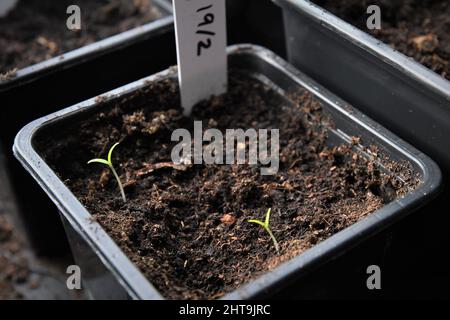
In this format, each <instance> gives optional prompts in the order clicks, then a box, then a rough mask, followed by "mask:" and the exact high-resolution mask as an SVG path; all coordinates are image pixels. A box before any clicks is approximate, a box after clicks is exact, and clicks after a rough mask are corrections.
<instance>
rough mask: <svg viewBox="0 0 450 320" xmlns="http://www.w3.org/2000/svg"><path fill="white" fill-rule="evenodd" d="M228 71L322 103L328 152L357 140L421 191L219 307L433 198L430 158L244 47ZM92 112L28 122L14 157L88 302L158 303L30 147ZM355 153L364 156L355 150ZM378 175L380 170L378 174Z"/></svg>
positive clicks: (256, 294)
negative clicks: (406, 173) (56, 220)
mask: <svg viewBox="0 0 450 320" xmlns="http://www.w3.org/2000/svg"><path fill="white" fill-rule="evenodd" d="M229 65H230V67H232V68H238V69H241V70H244V71H245V72H248V73H249V74H251V75H253V76H254V77H255V78H256V79H260V80H261V81H264V82H265V83H266V84H269V85H270V86H272V87H273V88H274V89H276V90H277V91H278V92H280V94H284V93H285V92H288V91H292V90H293V91H295V90H296V89H298V88H299V87H303V88H305V89H307V90H309V91H311V92H312V93H313V94H314V95H315V96H316V97H318V98H319V99H320V100H321V101H322V104H323V109H324V112H325V113H326V114H328V115H329V116H330V117H331V118H332V119H333V122H334V126H333V128H331V127H330V128H329V141H328V143H329V144H330V145H333V144H338V143H342V142H349V141H350V140H351V138H350V137H351V136H360V137H361V138H362V141H363V142H364V143H365V144H367V145H371V144H375V145H377V146H378V147H379V148H380V151H381V152H383V153H385V154H386V155H389V156H390V157H391V158H392V159H395V160H407V161H409V162H411V164H412V166H413V170H414V173H416V174H417V175H418V176H419V177H420V180H421V183H420V185H419V186H418V187H417V188H416V189H415V190H413V191H411V192H410V193H408V194H407V195H405V196H404V197H402V198H399V199H396V200H394V201H392V202H390V203H388V204H386V205H385V206H383V207H382V208H380V209H379V210H377V211H376V212H374V213H372V214H371V215H369V216H368V217H366V218H364V219H363V220H361V221H359V222H358V223H356V224H354V225H352V226H350V227H348V228H346V229H345V230H343V231H341V232H339V233H337V234H335V235H334V236H332V237H330V238H329V239H327V240H325V241H323V242H321V243H319V244H317V245H316V246H314V247H312V248H311V249H309V250H307V251H305V252H304V253H302V254H301V255H299V256H297V257H295V258H293V259H292V260H290V261H288V262H286V263H284V264H282V265H280V266H279V267H277V268H276V269H274V270H272V271H270V272H268V273H266V274H264V275H262V276H261V277H259V278H257V279H255V280H254V281H252V282H250V283H248V284H246V285H244V286H242V287H241V288H238V289H237V290H235V291H233V292H231V293H229V294H227V295H226V296H225V297H224V299H248V298H262V297H266V296H269V295H272V294H274V293H275V292H280V291H282V289H283V288H284V287H285V286H286V285H291V286H292V285H293V284H294V283H295V280H297V279H298V278H300V277H301V276H304V275H305V274H307V273H308V272H310V271H312V270H314V269H317V268H318V267H319V266H320V265H321V264H324V263H325V262H328V261H330V260H332V259H334V258H336V257H337V256H339V255H342V254H343V253H345V252H347V251H349V250H350V249H351V248H353V247H355V246H356V245H357V244H359V243H360V242H361V241H363V240H365V239H368V238H370V237H372V236H374V235H375V234H376V233H378V232H380V231H381V230H383V229H385V228H386V227H387V226H389V225H390V224H392V223H393V222H395V221H398V220H399V219H402V218H403V217H405V216H406V215H408V214H410V213H411V212H413V211H414V210H415V209H417V208H419V207H420V206H422V205H424V204H425V203H426V202H428V201H429V200H430V199H432V198H433V197H434V196H435V195H436V193H437V191H438V189H439V186H440V183H441V174H440V170H439V168H438V167H437V165H436V164H435V163H434V162H433V161H432V160H431V159H430V158H428V157H427V156H426V155H424V154H423V153H421V152H420V151H418V150H417V149H415V148H414V147H412V146H411V145H409V144H407V143H405V142H404V141H402V140H400V139H399V138H397V137H396V136H394V135H393V134H392V133H390V132H389V131H387V130H386V129H384V128H383V127H381V126H380V125H379V124H377V123H375V122H374V121H372V120H370V119H369V118H367V117H366V116H365V115H363V114H362V113H360V112H359V111H357V110H356V109H354V108H353V107H351V106H350V105H348V104H347V103H345V102H344V101H342V100H341V99H339V98H338V97H337V96H335V95H333V94H332V93H330V92H329V91H327V90H326V89H324V88H323V87H322V86H321V85H319V84H318V83H316V82H314V81H312V80H311V79H310V78H308V77H307V76H305V75H304V74H303V73H301V72H299V71H298V70H296V69H295V68H293V67H292V66H291V65H289V64H288V63H286V62H285V61H284V60H282V59H281V58H279V57H277V56H276V55H275V54H274V53H272V52H271V51H268V50H266V49H263V48H261V47H256V46H252V45H240V46H232V47H230V48H229ZM168 77H170V78H172V79H176V72H175V71H174V70H173V69H168V70H166V71H163V72H161V73H158V74H156V75H153V76H151V77H148V78H144V79H142V80H139V81H136V82H133V83H131V84H129V85H126V86H124V87H121V88H118V89H116V90H113V91H111V92H108V93H106V94H105V95H103V97H104V98H103V100H104V99H106V101H114V100H116V99H119V98H123V97H125V96H128V95H130V94H132V93H133V92H135V91H136V90H138V89H139V88H142V87H144V86H146V85H148V82H149V81H150V82H151V81H161V80H162V79H164V78H168ZM268 80H269V81H268ZM97 101H98V100H97ZM98 108H99V104H98V102H96V99H94V98H93V99H90V100H87V101H84V102H82V103H80V104H77V105H74V106H72V107H69V108H66V109H64V110H61V111H59V112H56V113H53V114H50V115H48V116H46V117H43V118H40V119H38V120H35V121H33V122H31V123H30V124H29V125H27V126H25V127H24V128H23V129H22V130H21V131H20V132H19V133H18V135H17V137H16V139H15V143H14V154H15V156H16V157H17V159H18V160H19V161H20V162H21V163H22V165H23V166H24V167H25V169H26V170H27V171H28V172H29V173H30V174H31V175H32V176H33V177H34V178H35V179H36V181H37V182H38V183H39V185H41V187H42V188H43V190H44V191H45V192H46V193H47V194H48V196H49V197H50V198H51V199H52V201H53V202H54V203H55V204H56V206H57V207H58V209H59V211H60V212H61V216H62V217H63V220H64V222H65V226H66V228H67V233H68V235H69V237H70V241H71V245H72V248H73V252H74V255H75V260H76V261H77V263H78V264H79V266H80V267H81V268H82V270H83V274H84V281H85V283H84V285H85V288H87V290H88V291H89V293H90V295H91V296H92V297H93V298H124V297H131V298H134V299H160V298H162V296H161V295H160V294H159V293H158V291H156V290H155V288H154V287H153V286H152V285H151V284H150V283H149V282H148V281H147V280H146V279H145V278H144V276H143V275H142V274H141V273H140V272H139V270H138V269H137V268H136V267H135V266H134V265H133V264H132V263H131V262H130V260H129V259H128V258H127V257H126V256H125V255H124V253H123V252H122V251H121V250H120V249H119V247H118V246H117V245H116V244H115V243H114V242H113V240H112V239H111V238H110V237H109V236H108V235H107V234H106V232H105V231H104V230H103V229H102V227H101V226H100V225H99V224H98V223H96V222H93V221H92V219H90V217H91V215H90V214H89V212H88V211H87V210H86V209H85V208H84V207H83V206H82V205H81V203H80V202H79V201H78V200H77V198H76V197H75V196H74V195H73V194H72V193H71V192H70V190H69V189H68V188H67V187H66V186H65V185H64V184H63V182H62V181H61V180H60V179H59V178H58V177H57V176H56V174H55V173H54V172H53V171H52V170H51V169H50V168H49V166H48V165H47V164H46V163H45V161H44V160H43V159H42V158H41V157H40V156H39V154H38V153H37V152H36V150H35V149H34V147H33V142H34V141H36V139H40V137H44V136H45V135H46V134H47V135H48V134H51V133H50V131H48V130H47V129H52V130H55V129H56V130H57V128H58V126H61V125H63V126H64V125H65V124H67V123H68V122H70V123H72V124H73V123H77V122H80V121H82V120H83V119H85V118H86V117H90V116H91V115H92V113H95V112H96V110H98ZM359 151H360V152H361V154H362V155H364V151H363V148H360V149H359ZM366 156H367V155H366ZM380 169H381V170H387V169H386V168H384V167H382V168H380Z"/></svg>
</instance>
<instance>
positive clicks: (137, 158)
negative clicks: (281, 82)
mask: <svg viewBox="0 0 450 320" xmlns="http://www.w3.org/2000/svg"><path fill="white" fill-rule="evenodd" d="M98 101H99V102H101V101H103V102H101V103H102V104H104V106H103V107H102V109H101V110H102V112H99V113H96V114H91V115H89V118H88V119H85V120H82V121H81V120H80V121H81V123H80V122H76V123H72V124H69V123H64V124H63V125H61V126H58V127H57V128H52V129H48V130H49V131H48V132H46V133H43V134H41V135H40V138H39V140H37V141H35V144H36V147H37V149H38V151H39V153H40V154H41V155H42V156H43V157H44V158H45V161H46V162H47V163H49V164H50V166H51V167H52V169H53V170H55V171H56V172H57V174H58V175H59V176H60V178H61V179H62V181H64V183H65V184H66V185H67V186H68V187H69V188H70V189H71V190H72V192H74V194H75V195H76V196H77V197H78V199H79V200H80V201H81V202H82V203H83V204H84V206H86V208H87V209H88V211H89V212H90V213H91V214H92V215H93V217H94V219H95V220H97V221H98V222H99V223H100V224H101V225H102V226H103V228H104V229H105V230H106V231H107V232H108V233H109V234H110V235H111V237H112V238H113V239H114V240H115V241H116V242H117V244H118V245H119V246H120V247H121V249H122V250H123V251H124V252H125V254H126V255H127V256H128V257H129V258H130V259H131V260H132V261H133V262H134V263H135V264H136V265H137V266H138V267H139V268H140V270H141V271H142V272H143V274H144V275H145V276H146V277H147V278H148V279H149V280H150V281H151V283H152V284H153V285H154V286H155V287H156V288H157V289H158V290H159V291H160V292H161V293H162V295H163V296H165V297H166V298H172V299H175V298H183V299H188V298H189V299H204V298H207V299H214V298H218V297H221V296H222V295H224V293H227V292H230V291H232V290H233V289H235V288H237V287H239V286H241V285H242V284H244V283H247V282H249V281H250V280H252V279H254V278H255V277H257V276H259V275H261V274H263V273H264V272H267V271H269V270H271V269H273V268H274V267H276V266H277V265H279V264H280V263H281V262H283V261H286V260H288V259H290V258H292V257H294V256H296V255H298V254H299V253H301V252H303V251H304V250H306V249H308V248H310V247H311V246H313V245H315V244H316V243H318V242H320V241H322V240H324V239H326V238H328V237H330V236H331V235H333V234H334V233H336V232H338V231H339V230H342V229H344V228H345V227H347V226H349V225H351V224H353V223H355V222H357V221H358V220H360V219H361V218H363V217H365V216H367V215H368V214H370V213H371V212H373V211H375V210H377V209H378V208H380V207H381V206H383V205H384V204H385V203H387V202H390V201H392V200H393V199H394V198H396V197H398V196H401V195H403V194H404V193H405V192H407V191H408V190H410V189H413V188H414V187H415V186H416V183H417V181H416V180H417V179H416V178H415V177H414V176H413V173H412V170H411V168H410V166H409V164H408V163H395V162H392V161H388V160H387V159H385V157H383V156H381V152H380V151H379V150H377V148H376V146H367V148H364V150H365V151H366V152H367V154H368V155H369V156H367V157H365V156H363V154H362V153H361V152H359V151H357V146H358V145H360V143H363V141H361V140H360V139H359V138H358V137H354V138H353V139H352V140H351V141H348V143H343V144H340V145H335V146H331V145H329V144H327V140H328V137H329V134H330V131H329V129H328V128H330V127H332V123H331V120H330V119H328V118H327V117H326V116H325V115H324V114H323V112H322V106H321V102H319V101H318V100H316V98H314V97H313V95H312V94H310V93H308V92H306V91H300V92H297V93H295V94H292V95H290V98H289V99H287V98H286V97H283V96H281V95H280V94H279V93H278V92H276V91H275V90H273V89H271V88H269V87H268V86H267V85H265V84H262V82H260V81H259V80H256V79H254V78H253V77H250V76H247V75H245V74H243V73H241V72H237V71H233V72H232V73H231V76H230V87H229V92H228V93H227V94H225V95H222V96H219V97H215V98H212V99H211V100H209V101H205V102H202V103H200V104H199V105H197V106H196V107H195V109H194V112H193V115H192V117H190V118H186V117H184V116H183V115H182V111H181V109H180V107H179V106H180V101H179V92H178V86H177V84H176V82H175V81H174V80H171V79H163V80H160V81H158V82H153V83H149V84H148V86H147V87H146V88H145V89H142V90H141V91H139V92H138V93H134V94H133V95H132V96H128V97H126V98H122V99H121V100H120V101H116V102H104V100H103V99H98ZM194 120H201V121H202V122H203V128H204V129H207V128H217V129H219V130H221V132H225V129H227V128H233V129H236V128H242V129H244V130H246V129H248V128H254V129H279V133H280V166H279V171H278V173H277V174H276V175H269V176H262V175H261V173H260V170H259V169H260V168H259V165H204V164H203V165H191V164H184V165H174V164H173V163H172V162H171V150H172V147H173V146H174V145H175V144H177V143H178V141H171V134H172V132H173V130H175V129H177V128H186V129H188V130H190V131H191V132H192V130H193V121H194ZM118 141H119V142H120V145H119V146H118V147H117V148H116V151H115V154H114V155H113V163H115V166H116V168H117V170H118V172H119V174H120V176H121V179H122V181H123V183H124V184H125V191H126V195H127V198H128V201H127V202H126V203H124V202H123V201H122V198H121V196H120V192H119V190H118V187H117V183H116V182H115V180H114V178H113V177H112V175H111V174H110V172H109V171H108V169H107V167H102V166H101V165H97V166H93V165H87V164H86V162H87V161H88V160H90V159H92V158H94V157H106V154H107V152H108V149H109V148H110V147H111V146H112V145H113V144H114V143H116V142H118ZM269 150H270V149H269ZM377 161H380V162H383V163H384V164H385V166H386V167H387V168H389V169H390V170H391V171H390V173H383V172H382V171H381V170H379V166H377V165H376V162H377ZM396 175H397V176H401V177H402V179H401V180H398V179H396V178H394V176H396ZM268 208H272V216H271V219H270V226H271V229H272V231H273V233H274V235H275V237H276V238H277V240H278V242H279V245H280V254H279V255H278V254H277V253H276V251H275V249H274V246H273V243H272V242H271V240H270V238H269V236H268V234H267V233H265V231H264V230H263V229H262V228H261V227H259V226H258V225H255V224H252V223H249V222H247V220H248V219H264V215H265V213H266V210H267V209H268Z"/></svg>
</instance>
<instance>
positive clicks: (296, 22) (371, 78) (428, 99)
mask: <svg viewBox="0 0 450 320" xmlns="http://www.w3.org/2000/svg"><path fill="white" fill-rule="evenodd" d="M274 2H276V3H277V4H279V5H280V6H281V7H282V9H283V16H284V25H285V33H286V45H287V52H288V61H289V62H290V63H292V64H293V65H294V66H296V67H298V68H299V69H301V70H302V71H304V72H305V73H306V74H308V75H309V76H311V77H312V78H314V79H315V80H317V81H319V82H320V83H321V84H323V85H324V86H326V87H327V88H329V89H330V90H332V91H333V92H335V93H336V94H338V95H340V96H341V97H342V98H344V99H346V101H348V102H350V103H352V104H353V105H355V106H357V107H358V109H360V110H361V111H363V112H364V113H366V114H367V115H369V116H371V117H373V118H374V119H376V120H377V121H379V122H380V123H382V124H383V125H384V126H386V127H387V128H388V129H390V130H392V131H394V132H395V133H397V134H399V135H400V136H401V137H403V138H404V139H406V140H407V141H410V142H411V143H413V144H414V145H415V146H417V147H418V148H420V149H421V150H423V151H425V152H427V154H429V155H430V156H432V157H433V158H434V159H435V160H436V161H438V163H439V165H440V166H441V167H442V168H443V169H450V139H448V137H449V136H450V82H449V81H447V80H446V79H444V78H443V77H441V76H439V75H437V74H436V73H434V72H433V71H431V70H430V69H428V68H426V67H424V66H423V65H421V64H420V63H418V62H416V61H414V60H413V59H411V58H409V57H407V56H405V55H404V54H402V53H400V52H398V51H396V50H394V49H392V48H391V47H390V46H388V45H387V44H384V43H382V42H380V40H377V39H375V38H374V37H372V36H371V35H369V34H368V33H366V32H363V31H361V30H359V29H357V28H356V27H354V26H352V25H350V24H349V23H347V22H345V21H343V20H342V19H340V18H338V17H336V16H335V15H333V14H331V13H330V12H328V11H326V10H324V9H323V8H321V7H319V6H317V5H315V4H313V3H311V2H310V1H307V0H274Z"/></svg>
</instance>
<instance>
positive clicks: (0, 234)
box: [0, 215, 30, 300]
mask: <svg viewBox="0 0 450 320" xmlns="http://www.w3.org/2000/svg"><path fill="white" fill-rule="evenodd" d="M22 249H23V241H22V240H21V239H19V237H18V236H17V235H16V234H15V232H14V228H13V226H12V224H11V223H10V222H9V221H8V219H6V217H5V216H4V215H0V300H6V299H21V298H23V296H22V294H21V293H20V292H18V291H17V290H16V286H17V284H20V283H24V282H26V281H27V279H28V274H29V272H30V271H29V267H28V260H27V259H26V257H25V256H24V255H23V254H22Z"/></svg>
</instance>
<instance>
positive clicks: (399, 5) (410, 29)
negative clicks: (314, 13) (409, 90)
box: [313, 0, 450, 80]
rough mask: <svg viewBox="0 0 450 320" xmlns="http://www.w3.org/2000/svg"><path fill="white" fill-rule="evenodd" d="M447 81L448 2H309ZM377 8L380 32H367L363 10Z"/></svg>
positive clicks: (449, 54)
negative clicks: (379, 12) (371, 6)
mask: <svg viewBox="0 0 450 320" xmlns="http://www.w3.org/2000/svg"><path fill="white" fill-rule="evenodd" d="M313 2H315V3H317V4H318V5H320V6H322V7H323V8H325V9H327V10H330V11H331V12H333V13H334V14H336V15H337V16H339V17H340V18H342V19H344V20H346V21H348V22H350V23H352V24H353V25H355V26H357V27H358V28H360V29H362V30H364V31H366V32H369V33H371V34H372V35H374V36H375V37H376V38H378V39H380V40H381V41H383V42H385V43H387V44H389V45H391V46H392V47H393V48H394V49H396V50H398V51H400V52H402V53H404V54H406V55H407V56H409V57H412V58H414V59H415V60H416V61H418V62H420V63H422V64H423V65H425V66H426V67H428V68H430V69H431V70H433V71H435V72H436V73H438V74H440V75H441V76H442V77H444V78H446V79H448V80H450V1H448V0H395V1H391V0H333V1H331V0H313ZM373 4H375V5H379V6H380V8H381V29H380V30H368V29H367V26H366V20H367V17H368V15H367V14H366V10H367V7H368V6H369V5H373Z"/></svg>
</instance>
